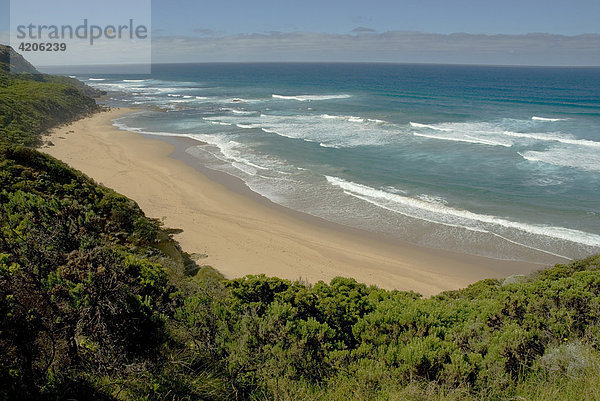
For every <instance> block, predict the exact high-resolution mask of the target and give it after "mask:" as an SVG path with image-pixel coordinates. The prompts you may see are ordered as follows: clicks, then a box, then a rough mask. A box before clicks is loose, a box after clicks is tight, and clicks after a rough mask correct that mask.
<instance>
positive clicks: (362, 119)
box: [348, 116, 365, 123]
mask: <svg viewBox="0 0 600 401" xmlns="http://www.w3.org/2000/svg"><path fill="white" fill-rule="evenodd" d="M348 121H350V122H351V123H364V122H365V119H364V118H360V117H354V116H350V117H349V118H348Z"/></svg>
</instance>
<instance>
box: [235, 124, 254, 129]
mask: <svg viewBox="0 0 600 401" xmlns="http://www.w3.org/2000/svg"><path fill="white" fill-rule="evenodd" d="M235 126H236V127H239V128H245V129H251V128H255V127H254V125H252V124H236V125H235Z"/></svg>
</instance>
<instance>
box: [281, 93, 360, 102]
mask: <svg viewBox="0 0 600 401" xmlns="http://www.w3.org/2000/svg"><path fill="white" fill-rule="evenodd" d="M271 97H272V98H273V99H281V100H297V101H299V102H310V101H316V100H332V99H347V98H349V97H352V95H346V94H340V95H293V96H286V95H277V94H275V93H274V94H272V95H271Z"/></svg>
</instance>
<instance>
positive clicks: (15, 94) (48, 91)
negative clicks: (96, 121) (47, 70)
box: [0, 45, 100, 146]
mask: <svg viewBox="0 0 600 401" xmlns="http://www.w3.org/2000/svg"><path fill="white" fill-rule="evenodd" d="M11 51H12V49H10V48H9V47H6V46H1V45H0V143H8V144H12V145H26V146H34V145H39V144H40V140H39V137H40V134H42V133H43V132H44V131H46V130H47V129H49V128H51V127H54V126H56V125H58V124H61V123H65V122H69V121H72V120H75V119H77V118H78V117H80V116H81V115H84V114H88V113H91V112H94V111H97V109H98V107H97V106H96V102H94V100H93V99H91V98H90V97H89V96H91V95H98V94H100V93H99V92H96V91H94V90H93V89H91V88H89V87H87V86H85V85H83V84H82V83H81V82H79V81H77V80H76V79H72V78H67V77H57V76H52V75H45V74H40V73H38V72H37V71H36V70H35V68H33V66H31V65H30V64H29V63H27V61H25V60H24V59H23V58H22V57H21V56H18V55H15V54H13V63H14V64H15V65H16V66H17V67H18V68H19V70H21V71H23V72H21V73H20V74H10V64H9V63H10V54H11Z"/></svg>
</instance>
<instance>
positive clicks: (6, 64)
mask: <svg viewBox="0 0 600 401" xmlns="http://www.w3.org/2000/svg"><path fill="white" fill-rule="evenodd" d="M11 60H12V61H11ZM11 62H12V67H13V68H12V71H11V68H10V67H11ZM11 72H12V75H16V76H17V77H18V78H19V79H24V80H32V81H38V82H56V83H63V84H69V85H73V86H75V87H76V88H78V89H79V90H81V91H82V92H83V93H84V94H85V95H86V96H89V97H93V98H97V97H100V96H103V95H105V94H106V92H105V91H101V90H98V89H94V88H92V87H91V86H88V85H86V84H84V83H83V82H81V81H79V80H77V79H74V78H71V77H65V76H59V75H49V74H43V73H41V72H39V71H38V70H37V69H36V68H35V67H34V66H33V65H32V64H31V63H30V62H29V61H27V60H26V59H25V58H24V57H23V56H22V55H20V54H19V53H17V52H16V51H14V49H13V48H12V47H10V46H5V45H0V73H5V74H6V73H11ZM0 82H1V81H0Z"/></svg>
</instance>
